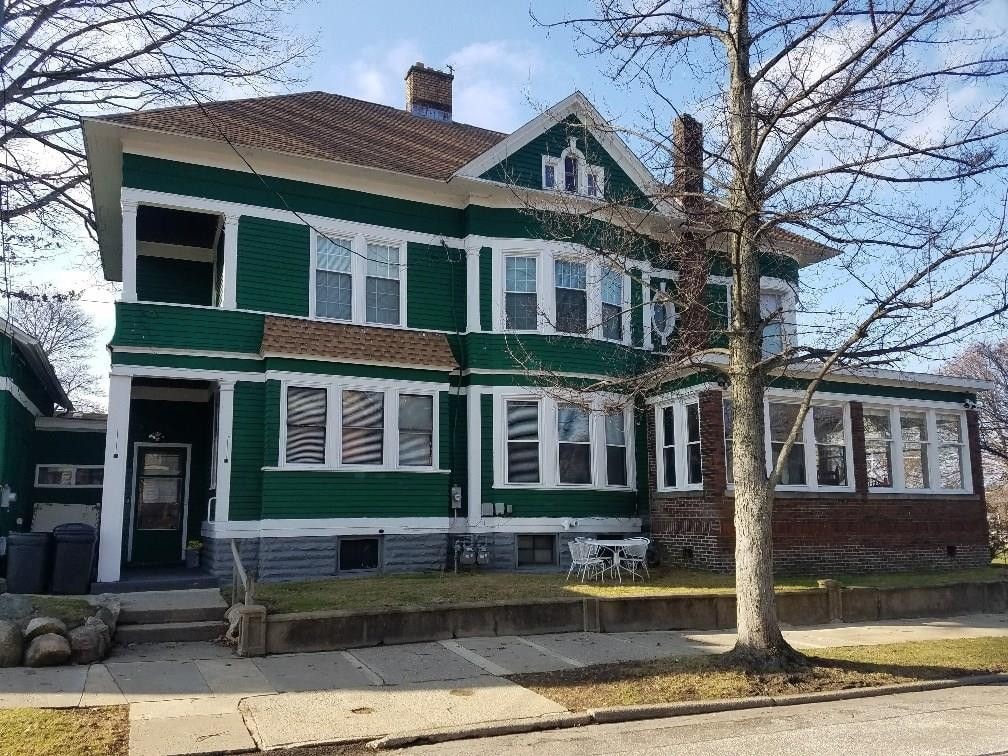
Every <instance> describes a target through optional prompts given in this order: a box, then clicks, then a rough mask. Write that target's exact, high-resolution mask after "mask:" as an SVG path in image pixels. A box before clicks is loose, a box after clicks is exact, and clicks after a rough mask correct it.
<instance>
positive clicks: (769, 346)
mask: <svg viewBox="0 0 1008 756" xmlns="http://www.w3.org/2000/svg"><path fill="white" fill-rule="evenodd" d="M760 317H761V318H770V321H769V322H768V323H767V324H766V325H764V326H763V356H764V357H768V356H770V355H773V354H780V353H781V352H783V351H784V320H783V318H784V296H783V295H782V294H780V293H779V292H775V291H764V292H761V293H760Z"/></svg>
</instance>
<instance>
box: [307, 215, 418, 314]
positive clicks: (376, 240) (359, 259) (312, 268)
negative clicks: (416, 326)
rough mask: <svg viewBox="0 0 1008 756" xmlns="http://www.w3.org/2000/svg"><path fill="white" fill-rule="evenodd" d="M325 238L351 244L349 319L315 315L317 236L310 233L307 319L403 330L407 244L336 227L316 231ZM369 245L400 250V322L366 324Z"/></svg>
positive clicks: (392, 238)
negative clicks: (380, 245) (346, 241)
mask: <svg viewBox="0 0 1008 756" xmlns="http://www.w3.org/2000/svg"><path fill="white" fill-rule="evenodd" d="M319 230H320V231H321V232H322V233H323V234H325V235H326V236H329V237H332V238H334V239H343V240H349V241H350V286H351V305H350V313H351V316H350V319H349V320H346V319H343V318H328V317H322V316H320V315H317V314H316V313H315V308H316V305H317V302H316V278H317V271H318V241H319V234H318V233H316V232H314V231H312V232H311V234H310V235H309V245H308V246H309V257H310V261H309V262H310V265H309V268H308V319H309V320H318V321H321V322H324V323H352V324H354V325H363V326H371V327H375V328H406V313H407V311H408V310H407V308H406V290H407V285H406V276H407V271H408V269H409V268H408V266H407V264H406V263H407V259H406V255H407V247H408V245H407V243H406V242H405V241H404V240H402V239H396V238H394V237H387V236H382V235H379V234H363V233H360V232H349V233H348V232H347V230H345V229H344V230H340V229H339V228H332V229H330V228H321V229H319ZM368 244H383V245H386V246H389V247H395V248H397V249H398V250H399V322H398V323H370V322H368V321H367V301H366V297H367V294H366V292H367V278H368V275H367V247H368Z"/></svg>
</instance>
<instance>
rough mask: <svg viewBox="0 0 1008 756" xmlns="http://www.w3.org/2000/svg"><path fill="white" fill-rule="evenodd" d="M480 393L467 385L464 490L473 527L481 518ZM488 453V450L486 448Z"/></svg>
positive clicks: (481, 440)
mask: <svg viewBox="0 0 1008 756" xmlns="http://www.w3.org/2000/svg"><path fill="white" fill-rule="evenodd" d="M482 396H483V395H482V394H481V393H480V392H479V390H478V389H477V388H476V387H475V386H470V387H469V396H468V399H469V403H468V406H467V407H466V442H467V443H466V445H467V447H468V448H467V451H468V453H469V454H468V457H469V458H468V467H469V469H468V476H469V480H468V481H467V484H468V491H466V495H467V501H468V504H469V518H468V519H469V527H470V528H474V527H476V526H477V525H479V522H480V520H481V519H482V518H483V491H482V485H481V482H482V474H483V466H482V464H483V456H482V452H481V446H482V443H483V433H482V423H481V418H480V405H481V404H482ZM487 451H488V453H489V450H487Z"/></svg>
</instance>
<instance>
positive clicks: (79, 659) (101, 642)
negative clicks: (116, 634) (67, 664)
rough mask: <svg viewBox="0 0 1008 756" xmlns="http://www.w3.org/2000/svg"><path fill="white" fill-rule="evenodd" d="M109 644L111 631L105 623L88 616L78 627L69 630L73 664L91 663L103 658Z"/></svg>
mask: <svg viewBox="0 0 1008 756" xmlns="http://www.w3.org/2000/svg"><path fill="white" fill-rule="evenodd" d="M110 644H111V633H109V629H108V628H107V627H106V626H105V623H104V622H102V621H101V620H99V619H95V618H94V617H88V618H87V622H85V623H84V624H83V625H81V626H80V627H75V628H74V629H73V630H71V631H70V659H71V661H73V662H74V664H93V663H95V662H99V661H101V660H102V659H104V658H105V655H106V654H107V653H108V650H109V645H110Z"/></svg>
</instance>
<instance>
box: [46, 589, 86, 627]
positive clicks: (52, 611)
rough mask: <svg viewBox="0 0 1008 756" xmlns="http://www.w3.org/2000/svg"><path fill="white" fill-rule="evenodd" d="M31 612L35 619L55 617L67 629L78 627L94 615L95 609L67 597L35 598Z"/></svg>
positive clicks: (80, 600)
mask: <svg viewBox="0 0 1008 756" xmlns="http://www.w3.org/2000/svg"><path fill="white" fill-rule="evenodd" d="M32 610H33V614H34V616H36V617H55V618H56V619H59V620H63V622H64V623H65V624H66V626H67V627H69V628H74V627H79V626H80V625H83V624H84V620H86V619H87V618H88V617H91V616H93V615H94V613H95V607H94V606H93V605H92V604H90V603H89V602H87V601H85V600H84V599H78V598H70V597H68V596H35V597H33V598H32Z"/></svg>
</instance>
